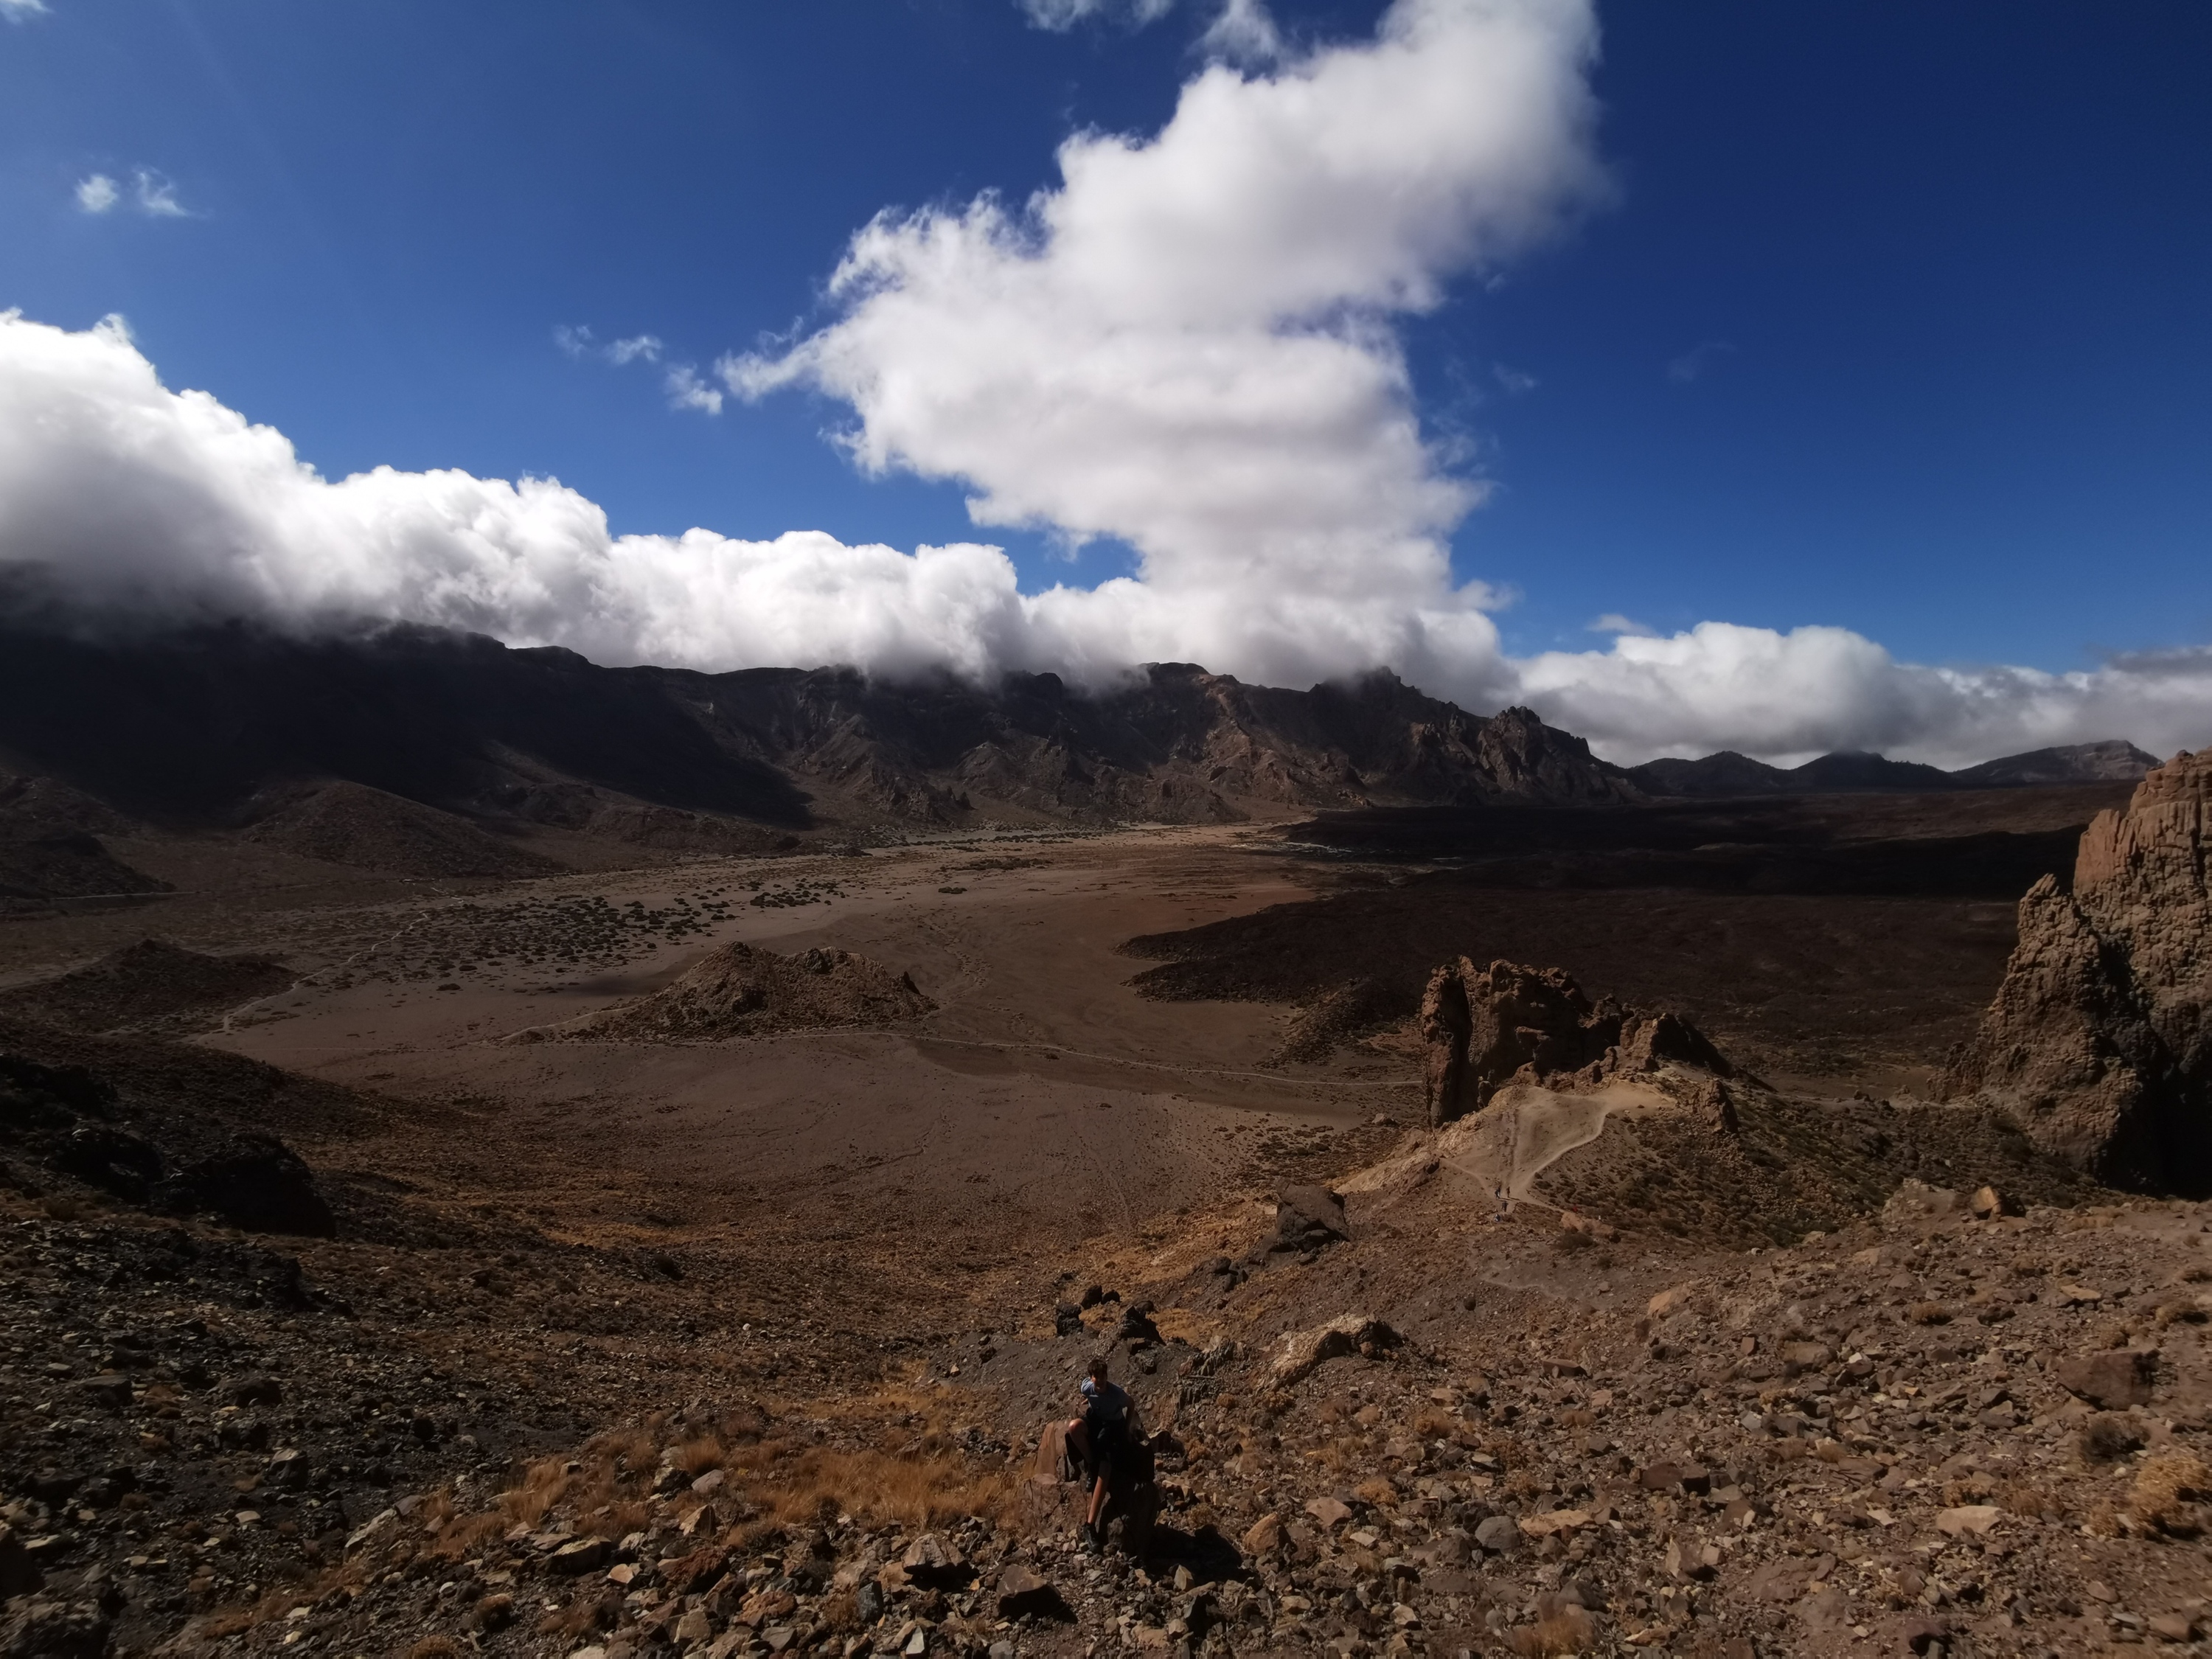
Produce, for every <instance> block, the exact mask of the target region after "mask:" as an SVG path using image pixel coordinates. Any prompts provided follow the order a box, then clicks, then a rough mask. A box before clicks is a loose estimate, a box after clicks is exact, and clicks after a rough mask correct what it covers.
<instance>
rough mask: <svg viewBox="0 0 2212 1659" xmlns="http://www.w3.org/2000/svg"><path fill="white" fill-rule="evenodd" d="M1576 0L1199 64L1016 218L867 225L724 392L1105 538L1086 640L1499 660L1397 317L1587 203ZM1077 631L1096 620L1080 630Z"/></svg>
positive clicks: (1273, 664)
mask: <svg viewBox="0 0 2212 1659" xmlns="http://www.w3.org/2000/svg"><path fill="white" fill-rule="evenodd" d="M1594 49H1595V26H1594V23H1593V21H1592V18H1591V15H1590V13H1589V9H1588V7H1587V6H1586V5H1584V4H1583V3H1581V0H1400V3H1399V4H1397V5H1395V6H1394V7H1393V8H1392V9H1390V11H1389V13H1388V14H1387V15H1385V17H1384V18H1383V21H1382V24H1381V26H1380V28H1379V30H1378V33H1377V34H1376V38H1375V39H1374V40H1370V41H1365V42H1360V43H1356V44H1351V45H1340V46H1328V47H1325V48H1322V49H1320V50H1317V51H1315V52H1310V53H1309V54H1307V55H1306V56H1304V57H1303V58H1298V59H1297V60H1295V61H1291V62H1287V63H1285V64H1284V65H1283V66H1282V67H1281V68H1280V69H1279V70H1277V71H1276V72H1274V73H1273V74H1270V75H1267V76H1245V75H1243V74H1240V73H1239V72H1237V70H1233V69H1231V68H1230V67H1228V66H1226V65H1225V64H1212V65H1211V66H1209V67H1207V68H1206V69H1205V70H1203V71H1201V72H1200V74H1198V75H1197V76H1195V77H1194V79H1193V80H1192V81H1191V82H1189V83H1188V85H1187V86H1186V87H1185V88H1183V91H1182V97H1181V99H1180V100H1179V102H1178V105H1177V107H1176V112H1175V114H1174V116H1173V117H1172V118H1171V119H1170V121H1169V122H1168V124H1167V125H1166V126H1165V127H1164V128H1163V129H1162V130H1161V131H1160V132H1158V134H1157V135H1155V136H1153V137H1149V138H1135V137H1123V136H1120V135H1114V134H1104V133H1084V134H1080V135H1079V136H1077V137H1073V138H1071V139H1069V140H1068V141H1067V142H1066V143H1065V144H1064V145H1063V146H1062V147H1061V149H1060V157H1059V160H1060V173H1061V179H1062V182H1061V185H1060V187H1059V188H1058V189H1056V190H1052V191H1044V192H1042V193H1040V194H1039V195H1038V196H1036V197H1034V198H1033V199H1032V200H1030V202H1028V203H1026V204H1023V205H1022V206H1021V207H1019V208H1014V207H1012V206H1009V205H1008V204H1004V203H1002V202H1000V201H999V200H998V199H996V198H995V197H981V198H979V199H977V200H975V201H974V202H972V203H970V204H968V205H967V206H966V207H964V208H962V209H958V210H925V211H922V212H920V213H916V214H913V215H908V216H892V215H884V216H879V217H878V219H877V220H875V221H874V222H872V223H871V224H870V225H868V226H867V227H866V228H865V229H863V230H862V231H861V232H860V234H858V235H856V236H855V237H854V240H853V243H852V246H851V247H850V248H849V249H848V252H847V254H846V257H845V258H844V261H843V262H842V264H841V265H840V267H839V268H838V270H836V274H835V276H833V278H832V280H831V283H830V290H829V291H830V295H831V297H832V301H833V302H834V303H835V304H836V305H837V306H838V307H839V308H840V314H839V315H838V316H837V317H836V319H835V320H834V321H832V322H831V323H830V324H829V325H828V326H827V327H825V328H823V329H822V330H821V331H818V332H817V333H815V334H813V335H811V337H807V338H805V339H804V340H802V341H800V342H799V343H798V344H797V345H796V346H795V347H794V348H793V349H790V350H788V351H786V352H784V353H781V354H780V355H776V356H747V357H741V358H735V359H731V360H726V362H724V363H723V364H722V365H721V368H722V372H723V374H724V377H725V379H726V382H727V384H728V385H729V386H730V387H731V389H732V391H733V392H738V393H739V394H740V395H743V396H745V397H760V396H764V395H766V394H767V393H769V392H773V391H775V389H777V388H779V387H781V386H794V385H796V386H810V387H812V388H814V389H816V390H818V391H821V392H826V393H828V394H829V395H830V396H832V397H834V398H839V399H841V400H842V401H843V402H845V403H846V404H849V405H850V406H851V407H852V409H853V410H854V415H855V416H856V424H855V426H854V428H853V430H852V431H851V432H850V433H849V435H848V438H847V441H848V445H849V447H850V451H851V453H852V454H853V456H854V459H856V461H858V462H859V464H860V465H862V466H863V467H865V468H867V469H869V470H871V471H888V470H892V469H903V470H907V471H913V472H915V473H919V474H921V475H922V476H924V477H934V478H951V479H957V480H959V481H961V482H963V483H966V484H967V485H968V486H969V488H970V489H971V491H972V494H971V495H970V499H969V512H970V514H971V516H972V517H973V518H974V520H975V521H976V522H977V523H978V524H981V525H1013V526H1043V527H1048V528H1050V529H1052V530H1054V531H1055V532H1059V533H1060V534H1061V535H1063V536H1066V537H1068V538H1073V539H1075V540H1078V541H1080V540H1082V539H1084V538H1091V537H1098V536H1113V537H1118V538H1121V539H1122V540H1123V541H1125V542H1127V544H1129V545H1130V546H1131V547H1132V548H1133V549H1134V550H1135V551H1136V553H1137V556H1138V559H1139V577H1138V578H1137V579H1136V580H1135V581H1133V583H1132V584H1130V586H1129V587H1128V590H1127V592H1126V593H1125V594H1121V595H1120V597H1115V593H1116V590H1115V589H1113V588H1112V587H1111V586H1109V587H1108V588H1103V589H1101V590H1099V594H1100V598H1099V599H1097V600H1093V601H1090V602H1088V603H1087V604H1086V605H1085V606H1083V607H1080V608H1081V609H1082V610H1083V611H1084V613H1085V616H1086V617H1091V618H1095V619H1096V622H1095V627H1096V629H1097V632H1098V634H1099V636H1100V647H1099V648H1101V649H1104V648H1106V646H1105V641H1107V640H1108V639H1109V638H1110V639H1112V640H1113V641H1115V644H1114V647H1113V648H1115V649H1116V650H1119V651H1123V652H1133V653H1137V654H1138V655H1139V656H1140V657H1141V656H1146V655H1152V656H1157V655H1160V654H1164V653H1165V652H1166V651H1168V650H1170V649H1172V648H1173V647H1175V645H1176V640H1177V638H1178V637H1181V638H1183V639H1186V640H1189V639H1192V638H1193V637H1194V636H1195V639H1196V640H1197V641H1199V642H1201V643H1204V644H1206V646H1207V647H1208V648H1209V651H1210V654H1211V656H1212V659H1215V660H1229V659H1235V660H1238V661H1242V662H1244V663H1247V664H1249V665H1263V666H1264V669H1265V671H1267V672H1268V673H1270V674H1273V675H1276V676H1283V677H1297V676H1304V677H1307V678H1312V677H1314V676H1316V675H1317V674H1319V673H1323V672H1328V671H1333V670H1335V669H1340V668H1341V667H1343V666H1344V665H1347V664H1348V663H1352V662H1358V661H1365V662H1370V663H1379V662H1392V663H1395V664H1397V665H1400V666H1401V668H1403V669H1405V670H1406V671H1409V672H1417V673H1418V672H1425V671H1431V670H1433V669H1436V668H1437V666H1438V665H1440V664H1441V663H1442V662H1443V661H1444V660H1445V659H1457V660H1461V661H1468V660H1472V659H1485V660H1487V659H1493V658H1494V656H1495V635H1494V633H1493V630H1492V627H1491V624H1490V623H1489V621H1488V619H1487V618H1486V617H1485V616H1484V615H1483V614H1482V610H1483V607H1484V605H1486V604H1487V603H1489V602H1490V601H1491V600H1492V593H1491V592H1490V590H1489V589H1488V588H1486V587H1485V586H1481V585H1480V584H1474V585H1470V586H1455V583H1454V582H1453V580H1452V576H1451V571H1450V564H1449V554H1448V549H1447V545H1446V540H1445V538H1446V537H1447V535H1448V534H1449V532H1450V530H1451V528H1452V527H1453V526H1455V524H1456V523H1457V522H1458V521H1459V520H1460V519H1461V518H1462V516H1463V515H1464V514H1465V513H1467V511H1468V509H1469V507H1471V506H1472V505H1473V504H1474V501H1476V500H1477V499H1478V497H1479V494H1480V492H1479V489H1477V487H1476V486H1475V484H1474V483H1472V482H1471V481H1469V480H1468V479H1466V478H1463V477H1457V476H1455V475H1454V474H1453V473H1452V472H1451V471H1449V469H1448V468H1447V467H1446V466H1445V465H1444V464H1443V459H1442V458H1441V457H1440V455H1439V454H1438V453H1437V451H1436V449H1435V448H1434V447H1432V446H1431V443H1430V442H1429V441H1427V440H1426V439H1425V436H1424V435H1423V434H1422V431H1421V429H1420V423H1419V418H1418V416H1417V414H1416V411H1415V410H1414V407H1413V392H1412V387H1411V384H1410V380H1409V376H1408V374H1407V366H1406V362H1405V359H1404V356H1403V353H1402V351H1401V345H1400V342H1399V339H1398V337H1397V335H1396V333H1395V331H1394V327H1393V323H1394V319H1396V318H1397V317H1399V316H1401V315H1403V314H1406V313H1416V312H1420V311H1423V310H1425V309H1428V308H1429V307H1433V306H1434V305H1435V304H1437V302H1438V301H1440V300H1441V299H1442V297H1443V294H1444V292H1445V290H1446V287H1447V284H1448V283H1449V279H1450V278H1451V277H1452V276H1455V275H1457V274H1459V273H1462V272H1466V271H1470V270H1480V269H1482V268H1485V267H1486V266H1490V265H1493V264H1497V263H1498V262H1499V261H1501V260H1503V259H1504V258H1508V257H1509V256H1510V255H1511V254H1513V253H1514V252H1517V251H1518V250H1520V249H1522V247H1524V246H1527V245H1528V243H1529V242H1530V241H1532V240H1534V239H1536V238H1538V237H1540V236H1541V235H1543V234H1545V233H1547V231H1549V230H1551V229H1552V228H1553V227H1554V226H1555V225H1557V224H1558V223H1559V221H1560V220H1561V218H1562V216H1564V215H1565V214H1567V213H1569V212H1571V210H1573V209H1574V208H1576V207H1577V205H1579V204H1582V203H1584V202H1587V201H1588V200H1589V199H1590V198H1591V197H1593V196H1594V195H1595V193H1596V192H1597V191H1598V190H1599V189H1600V188H1601V175H1600V173H1599V169H1598V167H1597V165H1596V163H1595V160H1594V157H1593V155H1592V151H1591V143H1590V139H1591V126H1592V119H1593V113H1594V112H1593V106H1592V104H1591V100H1590V96H1589V89H1588V87H1587V85H1586V83H1585V79H1584V72H1585V70H1586V69H1587V67H1588V64H1589V59H1590V56H1591V53H1592V52H1593V51H1594ZM1086 625H1092V624H1086Z"/></svg>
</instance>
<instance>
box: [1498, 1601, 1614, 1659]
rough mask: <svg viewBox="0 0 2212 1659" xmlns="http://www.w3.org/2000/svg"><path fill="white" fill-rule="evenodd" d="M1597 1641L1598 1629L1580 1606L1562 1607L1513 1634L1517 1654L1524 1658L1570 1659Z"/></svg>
mask: <svg viewBox="0 0 2212 1659" xmlns="http://www.w3.org/2000/svg"><path fill="white" fill-rule="evenodd" d="M1596 1638H1597V1626H1596V1623H1595V1620H1592V1619H1591V1618H1590V1616H1589V1613H1585V1612H1584V1611H1583V1609H1582V1608H1580V1607H1561V1608H1560V1609H1559V1611H1558V1612H1556V1613H1547V1614H1546V1615H1545V1616H1544V1617H1543V1618H1541V1619H1539V1620H1537V1621H1536V1622H1535V1623H1534V1624H1533V1625H1529V1626H1524V1627H1523V1628H1522V1629H1520V1630H1516V1631H1515V1632H1513V1634H1512V1636H1511V1638H1510V1640H1511V1642H1512V1644H1513V1651H1514V1652H1516V1653H1517V1654H1520V1655H1522V1659H1566V1656H1568V1655H1571V1654H1577V1653H1581V1652H1583V1650H1586V1649H1587V1648H1589V1645H1590V1644H1591V1643H1592V1642H1594V1641H1595V1640H1596Z"/></svg>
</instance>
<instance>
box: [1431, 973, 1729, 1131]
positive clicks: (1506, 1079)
mask: <svg viewBox="0 0 2212 1659" xmlns="http://www.w3.org/2000/svg"><path fill="white" fill-rule="evenodd" d="M1421 1037H1422V1040H1423V1041H1424V1042H1426V1043H1427V1045H1428V1072H1427V1101H1428V1121H1429V1127H1431V1128H1436V1127H1440V1126H1441V1125H1443V1124H1446V1123H1449V1122H1451V1121H1454V1120H1455V1119H1458V1118H1462V1117H1465V1116H1466V1115H1468V1113H1470V1112H1478V1111H1480V1110H1481V1109H1483V1107H1485V1106H1486V1105H1487V1104H1489V1103H1490V1097H1491V1096H1492V1095H1493V1094H1495V1093H1497V1092H1498V1090H1500V1089H1502V1088H1504V1086H1505V1085H1508V1084H1510V1083H1553V1084H1555V1083H1559V1082H1562V1081H1565V1082H1570V1083H1573V1082H1580V1083H1586V1084H1594V1083H1597V1082H1599V1081H1601V1080H1602V1079H1606V1078H1608V1077H1615V1076H1620V1075H1622V1074H1633V1073H1649V1072H1656V1071H1659V1070H1661V1069H1662V1068H1664V1067H1666V1066H1684V1067H1690V1068H1693V1069H1695V1070H1698V1071H1701V1072H1706V1073H1711V1075H1713V1076H1715V1077H1729V1076H1732V1075H1734V1068H1733V1067H1732V1066H1730V1065H1729V1062H1728V1060H1726V1059H1725V1058H1723V1055H1722V1054H1721V1053H1720V1051H1719V1050H1718V1049H1717V1048H1714V1047H1713V1045H1712V1044H1711V1043H1710V1042H1707V1041H1706V1040H1705V1036H1703V1035H1702V1034H1701V1033H1700V1032H1699V1030H1698V1029H1697V1027H1695V1026H1694V1025H1692V1024H1690V1023H1689V1021H1687V1020H1686V1019H1684V1018H1681V1016H1680V1015H1679V1014H1671V1013H1663V1012H1654V1011H1651V1010H1649V1009H1641V1008H1624V1007H1622V1006H1620V1004H1619V1003H1617V1002H1615V1001H1613V1000H1612V999H1611V998H1609V997H1608V998H1607V999H1605V1000H1602V1001H1600V1002H1596V1003H1593V1002H1592V1001H1591V1000H1589V998H1588V997H1587V996H1585V995H1583V991H1582V987H1580V986H1578V985H1577V984H1576V983H1575V981H1574V980H1573V979H1572V978H1571V977H1570V976H1569V975H1568V974H1567V973H1566V972H1565V970H1564V969H1559V968H1528V967H1523V966H1522V965H1521V964H1520V963H1511V962H1493V963H1491V964H1490V965H1489V966H1488V967H1487V968H1478V967H1476V966H1475V965H1474V963H1472V962H1471V961H1469V960H1468V958H1467V957H1461V958H1460V959H1459V960H1458V961H1457V962H1450V963H1445V964H1444V965H1443V967H1441V968H1439V969H1437V970H1436V972H1434V973H1433V974H1431V975H1429V986H1428V989H1427V991H1426V992H1425V994H1423V995H1422V998H1421Z"/></svg>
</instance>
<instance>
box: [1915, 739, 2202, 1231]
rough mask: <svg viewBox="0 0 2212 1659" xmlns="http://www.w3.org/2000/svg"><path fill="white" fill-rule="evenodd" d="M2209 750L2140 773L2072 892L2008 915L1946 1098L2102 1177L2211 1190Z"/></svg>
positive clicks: (2098, 825)
mask: <svg viewBox="0 0 2212 1659" xmlns="http://www.w3.org/2000/svg"><path fill="white" fill-rule="evenodd" d="M2208 829H2212V750H2199V751H2197V753H2196V754H2193V755H2192V754H2186V753H2185V754H2181V755H2178V756H2176V757H2174V758H2173V759H2172V761H2170V762H2168V763H2166V765H2164V766H2161V767H2160V768H2158V769H2156V770H2155V771H2153V772H2152V773H2150V774H2149V775H2148V776H2146V777H2145V778H2144V779H2143V781H2142V783H2141V784H2140V785H2138V786H2137V787H2136V793H2135V796H2134V799H2131V800H2130V802H2129V804H2128V807H2127V810H2126V811H2124V812H2100V813H2099V814H2098V816H2097V817H2096V818H2095V819H2094V820H2093V822H2092V823H2090V825H2089V828H2088V830H2087V833H2085V834H2084V835H2083V836H2082V837H2081V850H2080V852H2079V854H2077V855H2076V858H2075V866H2074V884H2073V890H2072V891H2071V892H2068V891H2065V890H2062V889H2061V887H2060V886H2059V884H2058V883H2057V882H2056V881H2055V880H2053V879H2051V878H2049V877H2045V878H2044V879H2043V880H2041V881H2039V882H2038V883H2036V884H2035V885H2034V886H2033V887H2032V888H2030V889H2029V890H2028V893H2027V897H2026V898H2024V899H2022V900H2021V905H2020V943H2019V945H2018V946H2017V947H2016V948H2015V951H2013V955H2012V961H2011V963H2009V965H2008V967H2007V969H2006V970H2005V978H2004V983H2003V985H2002V987H2000V988H1999V990H1998V992H1997V996H1996V1001H1995V1002H1994V1003H1993V1004H1991V1005H1990V1011H1989V1012H1988V1013H1987V1014H1986V1015H1985V1016H1984V1018H1983V1021H1982V1026H1981V1030H1979V1031H1978V1033H1977V1034H1976V1035H1975V1036H1974V1038H1973V1040H1972V1042H1968V1043H1967V1044H1966V1045H1965V1046H1964V1047H1963V1048H1961V1049H1960V1052H1959V1053H1958V1054H1956V1055H1954V1058H1953V1060H1952V1062H1951V1064H1950V1066H1949V1067H1948V1070H1947V1071H1946V1073H1945V1075H1944V1079H1943V1085H1942V1087H1943V1092H1944V1094H1945V1095H1946V1097H1950V1098H1958V1097H1965V1096H1969V1095H1981V1096H1984V1097H1987V1098H1988V1099H1989V1100H1990V1101H1991V1102H1992V1103H1996V1104H1999V1105H2002V1106H2005V1107H2007V1108H2008V1109H2011V1110H2012V1111H2014V1112H2015V1114H2016V1115H2018V1116H2019V1117H2020V1118H2021V1121H2022V1127H2024V1128H2025V1129H2026V1130H2027V1133H2028V1134H2029V1136H2030V1137H2031V1138H2032V1139H2034V1140H2035V1141H2036V1142H2037V1143H2038V1144H2039V1145H2040V1146H2043V1147H2044V1148H2045V1149H2046V1150H2048V1151H2050V1152H2055V1153H2057V1155H2059V1156H2060V1157H2062V1158H2065V1159H2066V1160H2067V1161H2068V1162H2069V1163H2071V1164H2075V1166H2076V1167H2077V1168H2080V1169H2082V1170H2087V1171H2088V1172H2089V1173H2091V1174H2093V1175H2095V1176H2098V1177H2100V1179H2102V1180H2106V1181H2110V1182H2115V1183H2116V1184H2119V1185H2124V1186H2131V1187H2141V1188H2153V1189H2156V1190H2161V1191H2179V1192H2188V1193H2203V1192H2206V1191H2212V898H2208V892H2207V872H2206V867H2205V866H2206V859H2207V855H2208V848H2212V834H2209V833H2208Z"/></svg>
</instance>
